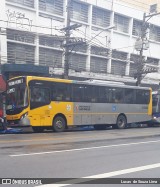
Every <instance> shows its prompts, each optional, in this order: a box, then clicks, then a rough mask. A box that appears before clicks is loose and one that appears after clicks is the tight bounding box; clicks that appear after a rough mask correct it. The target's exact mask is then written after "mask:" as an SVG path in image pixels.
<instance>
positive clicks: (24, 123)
mask: <svg viewBox="0 0 160 187" xmlns="http://www.w3.org/2000/svg"><path fill="white" fill-rule="evenodd" d="M7 126H8V127H30V126H31V124H30V120H29V118H28V117H27V116H25V117H23V118H21V119H20V120H12V121H10V120H7Z"/></svg>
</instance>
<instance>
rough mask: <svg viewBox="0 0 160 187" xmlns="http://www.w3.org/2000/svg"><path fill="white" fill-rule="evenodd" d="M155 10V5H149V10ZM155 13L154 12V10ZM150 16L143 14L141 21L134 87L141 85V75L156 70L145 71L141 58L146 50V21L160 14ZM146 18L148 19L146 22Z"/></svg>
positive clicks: (155, 69)
mask: <svg viewBox="0 0 160 187" xmlns="http://www.w3.org/2000/svg"><path fill="white" fill-rule="evenodd" d="M153 6H154V8H155V5H151V7H150V10H151V9H152V8H153ZM154 11H156V10H154ZM150 13H151V14H149V15H146V13H144V14H143V21H142V28H141V37H140V38H139V41H137V43H138V45H139V46H138V47H137V48H136V50H138V51H140V53H139V60H138V65H137V73H136V76H135V77H136V78H137V82H136V85H137V86H140V85H141V81H142V75H143V74H146V73H151V72H157V68H153V67H147V69H145V67H144V65H145V60H144V58H143V51H144V50H146V49H148V48H149V46H148V40H147V39H146V34H147V29H148V24H147V21H148V20H149V19H150V18H151V17H153V16H156V15H158V14H160V13H157V12H156V13H152V12H150ZM146 18H148V19H147V20H146ZM139 47H140V48H139Z"/></svg>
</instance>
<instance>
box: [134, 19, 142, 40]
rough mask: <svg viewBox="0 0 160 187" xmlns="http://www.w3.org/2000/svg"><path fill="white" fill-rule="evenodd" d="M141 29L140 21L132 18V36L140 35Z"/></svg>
mask: <svg viewBox="0 0 160 187" xmlns="http://www.w3.org/2000/svg"><path fill="white" fill-rule="evenodd" d="M141 29H142V22H141V21H137V20H133V29H132V34H133V35H134V36H141V33H142V31H141Z"/></svg>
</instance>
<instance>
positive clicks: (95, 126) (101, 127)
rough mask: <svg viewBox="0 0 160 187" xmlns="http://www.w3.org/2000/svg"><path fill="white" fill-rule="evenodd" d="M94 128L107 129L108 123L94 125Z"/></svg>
mask: <svg viewBox="0 0 160 187" xmlns="http://www.w3.org/2000/svg"><path fill="white" fill-rule="evenodd" d="M94 129H95V130H105V129H106V125H94Z"/></svg>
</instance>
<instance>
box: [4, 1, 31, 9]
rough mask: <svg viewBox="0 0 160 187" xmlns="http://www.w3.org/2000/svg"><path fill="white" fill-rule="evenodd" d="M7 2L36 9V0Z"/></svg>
mask: <svg viewBox="0 0 160 187" xmlns="http://www.w3.org/2000/svg"><path fill="white" fill-rule="evenodd" d="M7 1H8V2H11V3H16V4H20V5H23V6H27V7H30V8H34V0H7Z"/></svg>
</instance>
